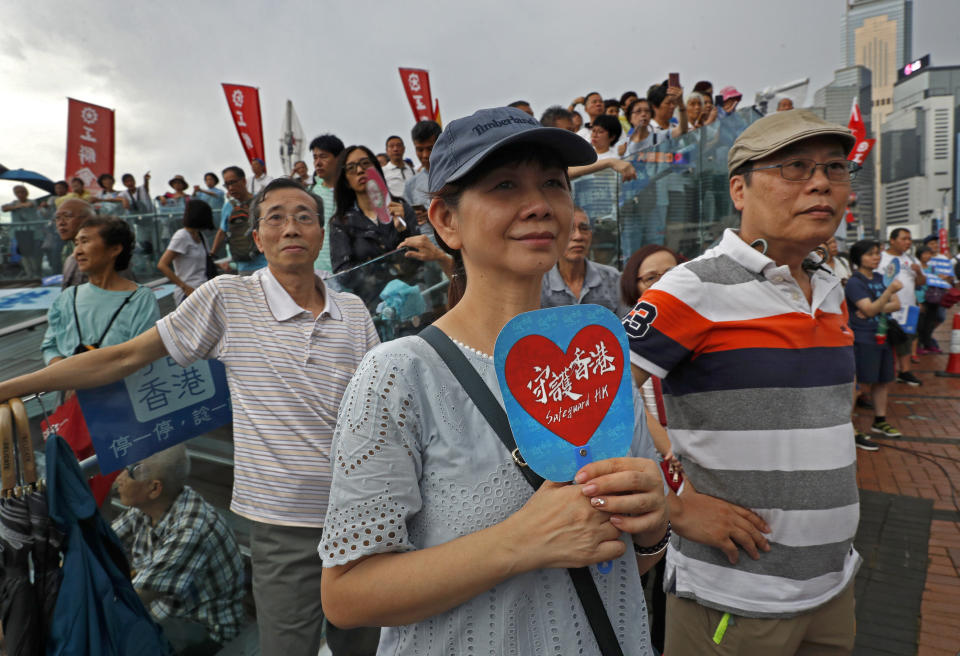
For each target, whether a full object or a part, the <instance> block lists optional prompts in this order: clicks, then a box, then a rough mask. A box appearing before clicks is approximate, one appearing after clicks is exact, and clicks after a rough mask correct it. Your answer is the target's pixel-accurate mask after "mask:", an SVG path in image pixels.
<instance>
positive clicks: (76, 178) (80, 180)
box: [70, 176, 84, 184]
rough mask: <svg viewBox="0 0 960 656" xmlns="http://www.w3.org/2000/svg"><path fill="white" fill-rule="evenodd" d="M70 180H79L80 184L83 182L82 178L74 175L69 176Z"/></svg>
mask: <svg viewBox="0 0 960 656" xmlns="http://www.w3.org/2000/svg"><path fill="white" fill-rule="evenodd" d="M70 182H79V183H80V184H84V182H83V178H78V177H76V176H74V177H72V178H70Z"/></svg>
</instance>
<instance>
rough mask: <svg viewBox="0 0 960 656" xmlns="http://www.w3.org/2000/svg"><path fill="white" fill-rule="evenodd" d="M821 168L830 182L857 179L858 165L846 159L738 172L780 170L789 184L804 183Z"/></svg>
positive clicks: (797, 162) (793, 162) (797, 161)
mask: <svg viewBox="0 0 960 656" xmlns="http://www.w3.org/2000/svg"><path fill="white" fill-rule="evenodd" d="M820 166H822V167H823V173H824V175H826V176H827V179H828V180H830V181H831V182H850V181H851V180H853V179H855V178H856V177H857V171H859V170H860V165H859V164H857V163H856V162H851V161H850V160H847V159H834V160H830V161H829V162H814V161H813V160H812V159H792V160H790V161H787V162H784V163H782V164H773V165H771V166H758V167H756V168H752V169H747V170H746V171H740V172H741V173H749V172H751V171H764V170H766V169H780V175H781V176H783V179H784V180H790V181H791V182H805V181H807V180H809V179H810V178H812V177H813V174H814V173H815V172H816V170H817V167H820Z"/></svg>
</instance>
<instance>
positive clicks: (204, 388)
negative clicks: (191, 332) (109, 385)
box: [123, 357, 216, 439]
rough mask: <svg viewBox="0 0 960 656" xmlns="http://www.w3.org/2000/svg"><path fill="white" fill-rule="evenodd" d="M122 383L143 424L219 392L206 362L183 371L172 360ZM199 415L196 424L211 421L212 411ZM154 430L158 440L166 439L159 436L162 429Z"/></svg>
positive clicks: (157, 363) (154, 365) (149, 367)
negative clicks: (201, 421)
mask: <svg viewBox="0 0 960 656" xmlns="http://www.w3.org/2000/svg"><path fill="white" fill-rule="evenodd" d="M123 383H124V385H125V386H126V388H127V394H128V395H129V397H130V404H131V405H132V406H133V411H134V414H135V415H136V417H137V421H139V422H141V423H147V422H149V421H153V420H155V419H157V418H159V417H163V416H164V415H168V414H170V413H172V412H176V411H177V410H181V409H183V408H186V407H188V406H191V405H194V404H196V403H199V402H201V401H206V400H207V399H209V398H212V397H213V395H214V393H215V392H216V389H215V385H214V382H213V374H212V372H211V371H210V365H209V364H207V363H206V362H205V361H203V360H200V361H198V362H195V363H193V364H192V365H190V366H189V367H187V368H183V367H181V366H180V365H178V364H177V363H176V362H174V360H173V358H171V357H166V358H162V359H160V360H157V361H156V362H154V363H153V364H150V365H148V366H146V367H144V368H143V369H141V370H140V371H137V372H136V373H134V374H131V375H130V376H127V377H126V378H125V379H124V380H123ZM198 412H200V411H199V410H198V411H194V413H193V419H194V422H197V420H198V418H199V419H204V418H208V417H209V411H207V412H205V413H200V414H198ZM158 426H159V424H158ZM155 430H157V431H158V432H157V437H158V438H160V439H164V438H163V437H161V435H160V431H161V430H162V429H155ZM171 430H172V429H171Z"/></svg>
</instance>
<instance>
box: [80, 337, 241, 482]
mask: <svg viewBox="0 0 960 656" xmlns="http://www.w3.org/2000/svg"><path fill="white" fill-rule="evenodd" d="M77 396H78V398H79V399H80V407H81V408H82V410H83V416H84V418H85V419H86V422H87V426H88V427H89V429H90V437H91V440H92V442H93V448H94V450H95V451H96V453H97V460H98V462H99V464H100V471H102V472H112V471H116V470H117V469H120V468H121V467H124V466H126V465H129V464H131V463H134V462H137V461H138V460H143V459H144V458H146V457H147V456H150V455H152V454H154V453H156V452H158V451H163V450H164V449H167V448H169V447H171V446H173V445H174V444H178V443H180V442H183V441H186V440H189V439H190V438H193V437H196V436H198V435H202V434H203V433H207V432H209V431H211V430H213V429H215V428H219V427H220V426H223V425H224V424H226V423H227V422H229V421H230V419H231V410H230V392H229V390H228V389H227V381H226V372H225V370H224V368H223V365H222V364H221V363H220V362H218V361H216V360H209V361H207V360H199V361H197V362H194V363H193V364H191V365H190V366H189V367H181V366H180V365H178V364H177V363H176V362H174V360H173V358H171V357H169V356H168V357H165V358H161V359H159V360H157V361H155V362H153V363H151V364H149V365H147V366H146V367H144V368H143V369H141V370H139V371H137V372H134V373H133V374H131V375H129V376H127V377H126V378H125V379H123V380H122V381H118V382H116V383H111V384H110V385H105V386H103V387H98V388H96V389H90V390H78V391H77Z"/></svg>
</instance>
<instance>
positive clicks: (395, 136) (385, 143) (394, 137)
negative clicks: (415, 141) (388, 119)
mask: <svg viewBox="0 0 960 656" xmlns="http://www.w3.org/2000/svg"><path fill="white" fill-rule="evenodd" d="M391 139H400V143H403V139H402V138H401V137H400V136H399V135H396V134H391V135H390V136H389V137H387V140H386V141H384V142H383V147H384V148H386V147H387V144H388V143H390V140H391Z"/></svg>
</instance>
